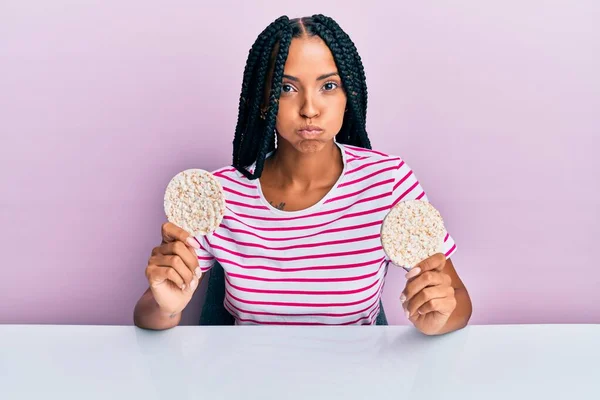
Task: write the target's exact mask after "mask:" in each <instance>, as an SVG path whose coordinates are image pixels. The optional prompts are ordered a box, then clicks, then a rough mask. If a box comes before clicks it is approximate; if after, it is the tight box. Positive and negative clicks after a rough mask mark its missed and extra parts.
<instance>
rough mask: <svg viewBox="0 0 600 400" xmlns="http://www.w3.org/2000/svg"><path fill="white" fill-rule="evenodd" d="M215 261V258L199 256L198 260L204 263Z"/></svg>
mask: <svg viewBox="0 0 600 400" xmlns="http://www.w3.org/2000/svg"><path fill="white" fill-rule="evenodd" d="M214 259H215V258H214V257H201V256H198V260H202V261H212V260H214Z"/></svg>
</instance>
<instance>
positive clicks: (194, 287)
mask: <svg viewBox="0 0 600 400" xmlns="http://www.w3.org/2000/svg"><path fill="white" fill-rule="evenodd" d="M196 285H198V280H197V279H192V283H190V290H191V291H194V289H196Z"/></svg>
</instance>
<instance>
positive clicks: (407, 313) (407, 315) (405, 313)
mask: <svg viewBox="0 0 600 400" xmlns="http://www.w3.org/2000/svg"><path fill="white" fill-rule="evenodd" d="M404 315H406V318H410V313H409V312H408V310H406V311H405V312H404Z"/></svg>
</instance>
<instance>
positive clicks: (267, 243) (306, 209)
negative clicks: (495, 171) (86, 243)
mask: <svg viewBox="0 0 600 400" xmlns="http://www.w3.org/2000/svg"><path fill="white" fill-rule="evenodd" d="M366 110H367V86H366V82H365V74H364V70H363V66H362V62H361V59H360V56H359V55H358V52H357V50H356V47H355V46H354V44H353V42H352V41H351V40H350V38H349V37H348V35H347V34H346V33H345V32H344V31H343V30H342V29H341V28H340V27H339V26H338V24H337V23H336V22H335V21H333V20H332V19H331V18H328V17H325V16H323V15H315V16H313V17H310V18H301V19H294V20H289V19H288V18H287V17H285V16H284V17H281V18H279V19H277V20H276V21H274V22H273V23H272V24H271V25H269V26H268V27H267V28H266V29H265V30H264V31H263V32H262V33H261V34H260V35H259V37H258V38H257V40H256V42H255V43H254V45H253V47H252V49H251V50H250V53H249V55H248V60H247V64H246V68H245V71H244V77H243V83H242V91H241V96H240V103H239V115H238V121H237V127H236V132H235V139H234V142H233V165H232V166H231V167H226V168H222V169H219V170H217V171H214V172H213V173H214V174H215V176H216V177H218V179H219V180H220V182H221V184H222V185H223V187H224V190H225V194H226V200H227V213H226V215H225V217H224V219H223V223H222V224H221V225H220V226H219V228H218V229H217V230H216V231H215V232H214V233H213V234H210V235H208V236H206V237H196V238H191V237H190V236H189V234H188V233H186V232H184V231H182V230H181V229H179V228H177V227H175V226H174V225H172V224H169V223H167V224H165V225H164V226H163V243H162V244H161V245H160V246H159V247H157V248H155V249H154V250H153V252H152V256H151V258H150V260H149V262H148V266H147V269H146V276H147V278H148V280H149V283H150V287H149V289H148V290H147V291H146V293H145V294H144V295H143V296H142V298H141V299H140V300H139V301H138V304H137V306H136V309H135V318H134V319H135V323H136V325H138V326H140V327H143V328H149V329H167V328H170V327H173V326H176V325H177V324H178V323H179V321H180V318H181V312H182V310H183V309H184V308H185V307H186V305H187V304H188V303H189V301H190V300H191V298H192V294H193V292H194V290H195V289H196V288H197V287H198V284H199V280H200V279H202V276H203V273H204V272H206V271H208V270H209V269H210V268H211V266H212V265H213V263H214V262H215V260H217V261H218V262H219V263H220V264H221V265H222V266H223V269H224V271H225V279H226V284H225V286H226V287H225V289H226V295H225V301H224V306H225V307H226V309H227V310H228V311H229V312H230V313H231V315H233V316H234V317H235V321H236V323H237V324H298V325H307V324H309V325H310V324H315V325H323V324H324V325H350V324H361V325H370V324H373V323H374V321H375V319H376V317H377V315H378V313H379V311H380V309H379V304H380V302H379V300H380V296H381V292H382V289H383V284H384V280H385V276H386V272H387V268H388V265H389V264H390V261H389V259H388V258H387V257H386V256H385V254H384V252H383V249H382V247H381V242H380V237H379V232H380V228H381V222H382V220H383V218H384V217H385V215H386V214H387V212H389V210H390V209H391V207H392V206H393V205H395V204H396V203H398V202H399V201H405V200H409V199H423V200H427V197H426V195H425V193H424V192H423V189H422V188H421V185H420V183H419V182H418V181H417V178H416V176H415V174H413V172H412V171H411V169H410V168H409V167H408V165H406V163H405V162H403V161H402V160H401V159H400V158H399V157H395V156H389V155H386V154H383V153H380V152H377V151H373V150H371V149H370V147H371V146H370V142H369V138H368V136H367V132H366V130H365V120H366ZM455 250H456V245H455V244H454V241H453V239H452V237H451V236H450V235H446V240H445V243H444V250H443V253H442V254H436V255H434V256H432V257H430V258H428V259H427V260H424V261H423V262H421V263H420V264H419V265H417V266H416V267H415V268H413V269H412V270H411V271H410V272H409V273H408V274H407V275H406V278H407V279H408V280H407V284H406V287H405V289H404V290H403V292H402V293H401V294H400V301H401V302H402V304H403V307H404V310H405V314H406V316H407V318H409V320H410V321H411V322H412V323H413V324H414V325H415V327H416V328H417V329H419V330H420V331H421V332H423V333H424V334H427V335H438V334H443V333H447V332H451V331H454V330H457V329H460V328H462V327H464V326H466V324H467V322H468V320H469V318H470V315H471V301H470V298H469V295H468V293H467V290H466V288H465V287H464V285H463V283H462V282H461V280H460V278H459V276H458V275H457V273H456V271H455V269H454V266H453V265H452V262H451V261H450V259H449V257H450V256H451V255H452V254H453V253H454V251H455Z"/></svg>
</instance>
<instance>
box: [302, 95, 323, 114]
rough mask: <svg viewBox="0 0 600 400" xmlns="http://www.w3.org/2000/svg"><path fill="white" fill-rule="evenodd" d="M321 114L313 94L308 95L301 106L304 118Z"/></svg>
mask: <svg viewBox="0 0 600 400" xmlns="http://www.w3.org/2000/svg"><path fill="white" fill-rule="evenodd" d="M319 114H320V112H319V109H318V107H317V105H316V104H315V101H314V99H313V98H312V96H310V95H307V96H305V98H304V102H303V103H302V107H301V108H300V115H301V116H302V117H303V118H308V119H313V118H316V117H318V116H319Z"/></svg>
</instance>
